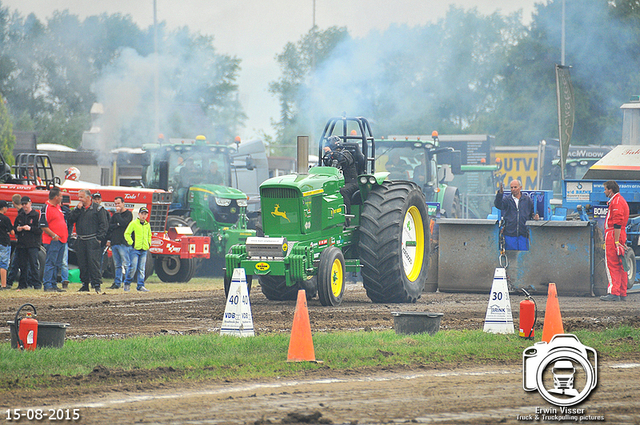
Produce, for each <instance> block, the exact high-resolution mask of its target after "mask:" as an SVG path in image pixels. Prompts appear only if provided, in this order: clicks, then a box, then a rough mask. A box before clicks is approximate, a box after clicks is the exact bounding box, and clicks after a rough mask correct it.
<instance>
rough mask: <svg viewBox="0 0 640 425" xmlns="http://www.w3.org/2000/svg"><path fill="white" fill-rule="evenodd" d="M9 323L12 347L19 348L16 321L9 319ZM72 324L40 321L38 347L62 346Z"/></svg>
mask: <svg viewBox="0 0 640 425" xmlns="http://www.w3.org/2000/svg"><path fill="white" fill-rule="evenodd" d="M7 324H8V325H9V333H10V334H11V348H18V338H17V334H16V324H15V321H13V320H9V321H7ZM70 326H71V325H69V324H68V323H56V322H38V340H37V341H36V348H42V347H54V348H62V346H63V345H64V338H65V337H66V335H67V328H68V327H70Z"/></svg>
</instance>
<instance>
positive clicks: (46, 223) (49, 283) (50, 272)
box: [40, 187, 69, 292]
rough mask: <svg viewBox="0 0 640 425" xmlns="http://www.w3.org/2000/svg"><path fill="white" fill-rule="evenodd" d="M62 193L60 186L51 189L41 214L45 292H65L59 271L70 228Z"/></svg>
mask: <svg viewBox="0 0 640 425" xmlns="http://www.w3.org/2000/svg"><path fill="white" fill-rule="evenodd" d="M61 203H62V193H61V192H60V188H58V187H53V188H51V190H49V200H48V201H47V202H46V203H45V204H44V209H43V211H42V214H40V228H41V229H42V232H43V234H42V243H43V244H44V247H45V249H46V251H47V256H46V259H45V262H44V276H43V279H42V280H43V282H42V283H43V286H44V290H45V292H65V290H64V289H60V288H58V286H57V283H56V281H57V278H58V272H60V271H62V265H63V261H64V252H65V249H66V247H67V238H68V237H69V229H68V228H67V220H66V219H65V218H64V213H63V212H62V207H61V206H60V204H61Z"/></svg>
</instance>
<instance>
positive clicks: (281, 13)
mask: <svg viewBox="0 0 640 425" xmlns="http://www.w3.org/2000/svg"><path fill="white" fill-rule="evenodd" d="M0 1H2V5H3V6H4V7H9V8H10V9H11V10H18V11H19V12H20V13H21V14H23V15H25V16H26V15H28V14H30V13H34V14H35V15H36V16H37V17H38V18H39V19H41V20H46V18H48V17H50V16H51V15H52V13H53V11H55V10H65V9H67V10H69V12H70V13H72V14H75V15H79V16H80V17H81V18H84V17H86V16H90V15H98V14H101V13H107V14H113V13H121V14H123V15H131V17H132V18H133V20H134V21H135V22H136V23H137V24H138V25H139V26H140V27H141V28H146V27H148V26H149V25H152V24H153V0H107V1H97V0H0ZM546 2H547V0H457V1H452V0H391V1H390V0H315V9H316V25H318V27H319V28H321V29H324V28H327V27H330V26H333V25H337V26H345V27H347V28H348V30H349V33H350V35H351V36H353V37H362V36H365V35H366V34H367V33H368V32H369V31H371V30H384V29H385V28H387V27H388V26H389V25H390V24H394V23H395V24H407V25H411V26H413V25H423V24H426V23H429V22H435V21H436V20H437V19H439V18H442V17H444V16H445V14H446V11H447V9H448V8H449V6H450V5H452V4H455V5H457V6H459V7H463V8H465V9H470V8H474V7H475V8H477V9H478V11H479V12H480V13H482V14H491V13H493V12H496V11H500V12H501V13H503V14H509V13H513V12H516V11H519V10H521V11H522V16H523V21H524V22H529V20H530V18H531V13H532V12H533V10H534V4H535V3H546ZM313 5H314V0H218V1H212V0H157V14H158V21H165V22H166V23H167V26H168V27H169V28H170V29H174V28H177V27H181V26H185V25H186V26H189V28H190V29H191V30H192V31H199V32H201V33H203V34H209V35H213V36H214V38H215V41H214V45H215V47H216V48H217V49H218V51H219V52H220V53H224V54H228V55H231V56H236V57H238V58H239V59H241V60H242V63H241V66H242V70H241V73H240V78H239V80H238V83H239V86H240V96H241V97H240V99H241V102H242V105H243V106H244V109H245V112H246V113H247V115H248V117H249V119H248V120H247V122H246V127H247V128H246V129H245V131H244V134H241V136H242V137H243V138H252V137H254V136H256V135H258V132H259V131H265V132H266V133H268V134H273V129H272V127H271V125H270V122H271V119H277V118H278V114H279V108H278V104H277V101H276V99H275V98H274V97H273V96H272V95H271V94H269V92H268V85H269V83H270V82H271V81H274V80H276V79H277V78H278V76H279V68H278V66H277V64H276V62H275V59H274V58H275V55H276V54H278V53H280V52H282V50H283V48H284V45H285V44H286V43H287V42H289V41H292V42H295V41H297V40H299V39H300V37H301V36H302V34H304V33H306V32H307V31H309V29H310V28H311V26H312V22H313Z"/></svg>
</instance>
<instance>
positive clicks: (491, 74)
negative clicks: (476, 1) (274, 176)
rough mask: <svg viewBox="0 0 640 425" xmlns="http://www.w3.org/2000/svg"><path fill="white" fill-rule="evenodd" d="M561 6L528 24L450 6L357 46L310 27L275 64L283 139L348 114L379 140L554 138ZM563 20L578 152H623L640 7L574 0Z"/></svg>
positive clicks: (332, 31)
mask: <svg viewBox="0 0 640 425" xmlns="http://www.w3.org/2000/svg"><path fill="white" fill-rule="evenodd" d="M561 8H562V1H561V0H553V1H550V2H548V3H547V4H538V5H536V9H535V13H534V15H533V18H532V21H531V22H530V23H529V24H527V25H525V24H523V23H522V20H521V16H520V14H511V15H507V16H505V15H501V14H499V13H494V14H491V15H488V16H483V15H481V14H480V13H478V11H477V10H476V9H471V10H463V9H461V8H457V7H451V8H450V9H449V10H448V12H447V14H446V17H444V18H443V19H441V20H439V21H438V22H435V23H432V24H426V25H423V26H418V27H411V28H410V27H407V26H391V27H390V28H389V29H387V30H385V31H383V32H377V33H371V34H369V35H368V36H367V37H364V38H361V39H354V38H351V37H350V36H349V34H348V30H347V29H346V28H339V27H332V28H329V29H326V30H321V29H318V28H314V29H312V30H310V31H309V33H308V34H306V35H304V36H303V37H302V38H301V39H300V40H299V41H297V42H292V43H289V44H287V45H286V47H285V48H284V50H283V51H282V53H280V54H279V55H278V56H277V61H278V63H279V66H280V68H281V70H282V76H281V77H280V78H279V79H278V80H277V81H275V82H273V83H272V84H271V86H270V90H271V92H272V93H273V94H274V95H275V96H277V98H278V99H279V101H280V107H281V113H280V116H279V117H278V119H277V120H276V121H275V123H274V124H275V127H276V129H277V140H278V141H279V142H280V143H282V144H289V145H290V144H291V143H292V140H295V138H294V137H295V135H296V134H309V135H312V136H316V137H317V136H318V135H319V134H320V132H321V130H322V125H323V124H324V122H325V121H326V118H327V116H339V115H341V114H342V112H343V111H344V112H346V113H347V115H358V116H364V117H367V118H369V120H370V121H371V122H372V123H373V124H372V126H373V127H374V132H375V134H376V135H390V134H430V133H431V131H432V130H438V131H440V133H441V134H454V133H480V134H492V135H494V136H495V137H496V144H498V145H534V144H537V143H538V142H539V141H540V140H543V139H549V138H557V137H558V118H557V109H556V88H555V65H556V64H560V60H561V59H560V58H561V16H562V11H561ZM565 22H566V61H565V64H566V65H568V66H571V70H570V72H571V76H572V81H573V86H574V91H575V96H576V122H575V127H574V132H573V138H572V144H578V145H585V144H597V145H600V144H619V143H620V141H621V130H622V113H621V111H620V109H619V108H620V106H621V105H622V104H623V103H625V102H627V101H628V100H629V98H630V97H631V96H632V95H638V94H640V87H638V83H639V82H640V72H639V70H640V66H639V65H640V56H639V55H638V54H637V52H638V51H640V50H639V49H638V47H639V45H638V44H639V42H640V34H639V32H640V25H639V23H640V2H638V1H637V0H589V1H582V0H566V19H565Z"/></svg>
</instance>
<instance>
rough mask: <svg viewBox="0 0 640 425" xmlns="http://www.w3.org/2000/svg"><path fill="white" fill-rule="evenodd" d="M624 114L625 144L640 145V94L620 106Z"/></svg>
mask: <svg viewBox="0 0 640 425" xmlns="http://www.w3.org/2000/svg"><path fill="white" fill-rule="evenodd" d="M620 109H622V111H623V116H622V143H621V144H623V145H640V96H632V97H631V100H630V101H629V102H628V103H625V104H624V105H622V106H621V107H620Z"/></svg>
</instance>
